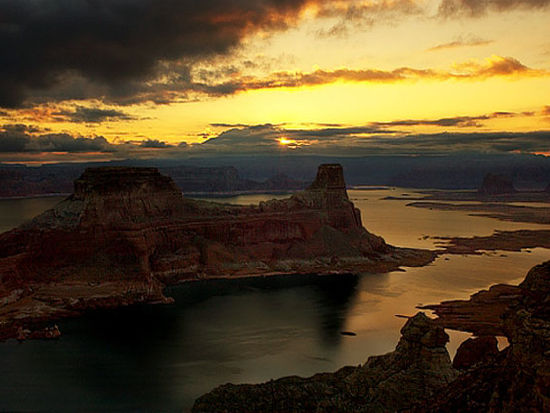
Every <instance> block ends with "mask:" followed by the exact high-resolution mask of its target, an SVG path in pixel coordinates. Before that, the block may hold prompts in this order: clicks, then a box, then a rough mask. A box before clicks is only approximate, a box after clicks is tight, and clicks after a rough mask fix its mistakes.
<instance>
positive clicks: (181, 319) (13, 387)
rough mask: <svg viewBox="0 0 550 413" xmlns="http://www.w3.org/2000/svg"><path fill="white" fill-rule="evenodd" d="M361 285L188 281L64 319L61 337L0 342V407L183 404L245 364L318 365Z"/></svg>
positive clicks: (257, 367) (248, 367) (264, 374)
mask: <svg viewBox="0 0 550 413" xmlns="http://www.w3.org/2000/svg"><path fill="white" fill-rule="evenodd" d="M356 286H357V277H356V276H351V275H350V276H345V277H337V276H330V277H318V276H309V277H302V278H301V279H300V280H296V279H295V278H290V277H284V278H273V279H269V278H266V279H249V280H238V281H235V282H229V281H216V282H210V283H192V284H188V285H183V286H180V287H177V288H172V289H171V290H170V291H169V292H168V293H169V294H170V295H172V296H173V297H175V298H176V303H175V304H172V305H165V306H134V307H129V308H123V309H120V310H117V311H99V312H93V313H90V314H88V315H87V316H86V317H83V318H79V319H74V320H67V321H64V322H62V323H61V329H62V331H63V332H64V335H63V336H62V338H61V339H60V340H59V341H57V342H47V341H45V342H40V341H34V342H26V343H24V344H17V343H15V342H9V343H7V344H4V345H3V346H2V347H3V351H2V353H1V356H0V377H1V378H0V388H1V389H2V390H0V409H2V410H5V409H30V410H35V409H37V408H40V406H49V407H48V408H53V409H54V410H59V409H64V410H65V409H66V410H78V409H81V408H83V407H86V408H87V409H105V408H109V409H113V408H115V409H132V408H138V407H141V408H151V409H155V410H156V409H158V408H159V407H162V410H165V409H169V410H171V409H173V410H178V409H180V408H181V407H182V406H189V405H190V404H191V403H192V401H193V400H194V398H195V397H197V396H198V395H200V394H201V393H203V392H206V391H208V390H209V389H210V388H212V386H215V385H217V384H222V383H225V382H228V381H233V382H235V381H240V380H241V379H242V377H243V372H244V371H246V372H247V374H246V377H247V379H249V378H250V375H251V374H252V375H253V376H255V377H256V378H257V379H258V380H267V379H270V378H273V377H277V376H279V375H282V374H285V373H287V372H289V371H294V370H295V367H296V365H297V364H304V360H307V363H308V364H310V365H312V366H313V365H314V366H316V367H314V368H313V370H316V369H318V368H319V366H322V365H324V364H325V363H326V361H327V360H328V358H330V355H331V354H332V353H335V352H337V351H338V348H339V343H340V340H342V336H341V335H340V331H341V330H342V327H343V323H344V320H345V319H346V316H347V313H348V311H349V306H350V303H351V302H352V301H353V300H352V299H353V296H354V294H355V291H356ZM10 360H11V361H12V363H10V362H9V361H10ZM29 378H32V379H33V380H34V384H33V387H32V390H33V391H31V392H27V393H26V394H24V392H21V389H22V388H28V387H29V383H28V380H29ZM60 389H64V390H63V391H64V394H63V397H62V398H60V395H59V391H60ZM121 390H122V391H121ZM61 400H62V403H61Z"/></svg>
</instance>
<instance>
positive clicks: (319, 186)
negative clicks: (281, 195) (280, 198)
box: [293, 164, 363, 230]
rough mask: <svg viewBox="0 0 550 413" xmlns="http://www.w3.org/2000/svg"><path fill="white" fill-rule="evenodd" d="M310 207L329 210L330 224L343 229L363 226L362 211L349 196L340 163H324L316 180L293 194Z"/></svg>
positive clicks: (318, 170)
mask: <svg viewBox="0 0 550 413" xmlns="http://www.w3.org/2000/svg"><path fill="white" fill-rule="evenodd" d="M293 198H294V199H298V200H300V201H301V202H302V203H305V204H306V205H307V206H308V207H310V208H315V209H323V210H326V211H327V216H328V223H329V225H331V226H333V227H335V228H339V229H342V230H351V229H357V228H362V227H363V225H362V223H361V212H360V211H359V209H357V208H355V206H354V205H353V202H351V201H350V200H349V198H348V193H347V191H346V181H345V180H344V170H343V168H342V165H340V164H322V165H320V166H319V168H318V169H317V176H316V178H315V181H313V183H312V184H311V185H310V186H309V187H308V188H307V189H306V190H305V191H302V192H299V193H298V194H296V195H294V196H293Z"/></svg>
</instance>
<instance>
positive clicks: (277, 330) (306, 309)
mask: <svg viewBox="0 0 550 413" xmlns="http://www.w3.org/2000/svg"><path fill="white" fill-rule="evenodd" d="M404 192H407V193H409V194H413V195H414V192H413V191H411V190H401V189H391V190H389V189H388V190H372V191H359V190H354V191H349V193H350V198H351V199H352V200H353V201H354V202H355V204H356V205H357V206H358V207H359V208H360V209H361V212H362V217H363V224H364V225H365V227H366V228H368V229H369V230H370V231H371V232H374V233H376V234H379V235H382V236H383V237H384V238H385V239H386V241H387V242H389V243H392V244H395V245H400V246H416V247H426V248H433V247H434V241H433V240H431V239H429V238H425V236H426V235H428V236H471V235H489V234H491V233H492V232H493V231H494V230H495V229H501V230H513V229H520V228H532V229H536V228H548V226H543V225H534V224H521V223H513V222H501V221H497V220H495V219H492V218H482V217H472V216H468V214H467V213H464V212H460V211H435V210H428V209H421V208H411V207H406V206H405V205H406V204H407V203H408V202H407V201H384V200H381V198H383V197H385V196H388V195H391V196H398V195H400V194H402V193H404ZM270 198H273V196H269V195H265V196H261V195H250V196H239V197H234V198H223V199H222V200H221V201H222V202H232V203H242V204H249V203H256V202H259V201H260V200H267V199H270ZM57 201H59V199H53V198H34V199H23V200H1V201H0V230H2V231H3V230H8V229H10V228H12V227H14V226H16V225H19V224H20V223H22V222H23V221H25V220H27V219H29V218H31V217H32V216H33V215H35V214H37V213H39V212H40V211H41V210H43V209H46V208H49V207H51V206H52V205H53V204H55V202H57ZM549 257H550V254H549V251H548V250H545V249H534V250H532V251H530V252H527V251H525V252H521V253H509V252H506V253H500V252H497V253H492V254H489V255H483V256H444V257H441V258H439V259H438V260H437V261H436V262H435V263H433V264H432V265H429V266H426V267H423V268H406V271H405V272H392V273H387V274H374V275H373V274H361V275H359V276H358V277H340V278H338V277H332V278H331V277H328V278H322V279H319V278H318V277H311V278H300V279H297V278H296V277H294V278H292V277H286V278H283V279H272V280H261V279H251V280H248V281H247V280H237V281H231V282H228V281H216V282H208V283H202V282H201V283H198V282H197V283H190V284H188V285H185V286H181V287H177V288H174V289H171V290H169V291H168V293H169V294H170V295H172V296H174V297H175V298H176V303H175V304H172V305H165V306H137V307H132V308H125V309H121V310H116V311H104V312H96V313H93V314H90V315H88V316H86V317H83V318H79V319H74V320H67V321H63V322H61V323H60V327H61V330H62V332H63V336H62V337H61V338H60V339H59V340H56V341H29V342H25V343H21V344H20V343H18V342H16V341H9V342H6V343H3V344H0V410H49V411H51V410H56V411H59V410H64V411H75V410H99V409H103V410H104V409H109V410H161V411H182V410H185V409H187V408H189V407H190V406H191V405H192V403H193V400H194V399H195V398H196V397H197V396H199V395H200V394H202V393H204V392H206V391H208V390H210V389H211V388H213V387H215V386H217V385H219V384H222V383H226V382H233V383H241V382H257V381H264V380H269V379H271V378H276V377H279V376H283V375H290V374H298V375H311V374H314V373H316V372H319V371H330V370H335V369H337V368H339V367H341V366H343V365H345V364H355V365H357V364H359V363H362V362H364V361H365V360H366V359H367V357H368V356H370V355H373V354H381V353H385V352H388V351H391V350H393V348H394V347H395V345H396V343H397V340H398V338H399V329H400V328H401V326H402V325H403V319H399V318H397V317H395V315H396V314H407V315H411V314H414V313H415V312H416V310H415V306H417V305H419V304H428V303H435V302H439V301H441V300H445V299H452V298H467V297H468V296H469V295H470V294H472V293H473V292H475V291H477V290H479V289H481V288H486V287H488V286H489V285H491V284H493V283H496V282H518V281H519V280H521V279H522V278H523V277H524V275H525V273H526V271H527V270H528V269H529V268H530V267H532V266H533V265H535V264H537V263H540V262H542V261H544V260H547V259H548V258H549ZM343 330H347V331H354V332H355V333H357V336H355V337H349V336H342V335H341V334H340V331H343ZM464 337H466V334H462V333H451V343H450V344H449V346H448V348H449V351H450V352H451V353H454V351H456V347H457V346H458V344H459V343H460V341H461V340H463V339H464Z"/></svg>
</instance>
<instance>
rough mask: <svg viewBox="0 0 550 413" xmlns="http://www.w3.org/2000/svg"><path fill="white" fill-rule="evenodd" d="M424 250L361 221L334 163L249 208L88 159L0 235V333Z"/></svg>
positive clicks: (155, 175) (410, 259)
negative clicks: (201, 289)
mask: <svg viewBox="0 0 550 413" xmlns="http://www.w3.org/2000/svg"><path fill="white" fill-rule="evenodd" d="M432 259H433V253H432V252H429V251H421V250H411V249H400V248H395V247H392V246H389V245H387V244H386V243H385V242H384V240H383V239H382V238H380V237H378V236H375V235H373V234H371V233H369V232H368V231H367V230H365V229H364V228H363V226H362V224H361V216H360V213H359V210H358V209H356V208H355V207H354V205H353V203H352V202H351V201H350V200H349V199H348V196H347V192H346V187H345V182H344V176H343V171H342V167H341V166H340V165H321V166H320V167H319V170H318V174H317V178H316V180H315V181H314V182H313V184H312V185H311V186H310V188H308V189H307V190H305V191H302V192H298V193H296V194H295V195H293V196H291V197H290V198H288V199H284V200H273V201H269V202H262V203H260V205H250V206H237V205H227V204H217V203H212V202H205V201H197V200H192V199H186V198H184V197H183V196H182V194H181V192H180V191H179V189H178V188H177V187H176V185H175V184H174V182H173V181H172V180H171V179H170V178H168V177H165V176H163V175H161V174H160V173H159V172H158V170H156V169H155V168H121V167H109V168H90V169H87V170H86V171H85V172H84V173H83V174H82V176H81V177H80V178H79V179H77V180H76V181H75V184H74V193H73V195H71V196H70V197H68V198H67V199H66V200H64V201H62V202H61V203H59V204H58V205H57V206H56V207H54V208H53V209H51V210H49V211H46V212H45V213H43V214H41V215H39V216H38V217H36V218H35V219H34V220H32V221H31V222H29V223H27V224H24V225H23V226H21V227H19V228H17V229H14V230H12V231H9V232H7V233H4V234H0V337H2V336H13V335H14V334H15V333H14V331H18V330H20V329H21V328H26V327H27V326H28V325H29V323H35V322H41V321H45V320H48V319H49V318H52V317H59V316H65V315H69V314H74V313H76V312H78V311H81V310H83V309H86V308H93V307H104V306H116V305H121V304H129V303H133V302H143V301H163V300H165V299H164V297H163V295H162V289H163V287H164V286H165V285H166V284H170V283H177V282H182V281H186V280H194V279H198V278H209V277H238V276H253V275H271V274H288V273H334V272H355V271H371V272H382V271H388V270H391V269H395V268H397V267H398V266H400V265H409V266H412V265H423V264H426V263H427V262H429V261H431V260H432ZM2 304H3V305H2ZM2 332H3V333H2Z"/></svg>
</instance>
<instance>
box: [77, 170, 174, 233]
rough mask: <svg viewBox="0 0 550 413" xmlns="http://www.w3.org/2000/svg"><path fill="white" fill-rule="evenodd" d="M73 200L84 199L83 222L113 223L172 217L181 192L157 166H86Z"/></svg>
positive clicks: (81, 216)
mask: <svg viewBox="0 0 550 413" xmlns="http://www.w3.org/2000/svg"><path fill="white" fill-rule="evenodd" d="M70 200H71V201H83V202H84V204H85V205H84V208H83V211H82V213H81V214H80V224H81V225H103V226H105V225H111V224H121V223H124V222H126V221H130V222H135V221H143V220H150V219H152V218H155V217H156V218H169V217H173V216H174V215H175V214H176V213H177V211H180V210H181V202H182V194H181V191H180V190H179V188H178V187H177V185H176V184H175V183H174V181H173V180H172V179H171V178H170V177H167V176H164V175H162V174H161V173H160V172H159V171H158V169H157V168H132V167H100V168H87V169H86V170H85V171H84V173H83V174H82V175H81V176H80V178H78V179H77V180H75V182H74V194H73V195H72V196H71V198H70Z"/></svg>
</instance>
